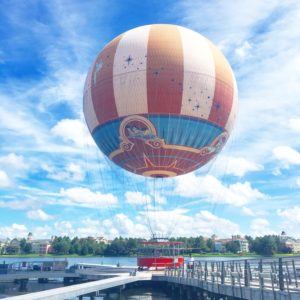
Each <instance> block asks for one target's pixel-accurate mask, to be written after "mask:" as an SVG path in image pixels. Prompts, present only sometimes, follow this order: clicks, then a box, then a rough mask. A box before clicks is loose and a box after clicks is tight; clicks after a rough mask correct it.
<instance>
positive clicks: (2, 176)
mask: <svg viewBox="0 0 300 300" xmlns="http://www.w3.org/2000/svg"><path fill="white" fill-rule="evenodd" d="M11 186H13V182H12V181H11V180H10V178H9V177H8V176H7V174H6V173H5V172H4V171H2V170H0V187H2V188H7V187H11Z"/></svg>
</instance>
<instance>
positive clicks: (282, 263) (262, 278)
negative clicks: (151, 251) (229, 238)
mask: <svg viewBox="0 0 300 300" xmlns="http://www.w3.org/2000/svg"><path fill="white" fill-rule="evenodd" d="M165 276H170V277H184V278H193V279H198V280H199V281H204V282H212V283H216V284H225V285H232V286H239V287H253V288H260V289H269V290H273V292H275V291H279V290H280V291H287V292H296V291H297V292H299V291H300V257H293V258H264V259H239V260H230V261H211V260H207V261H201V260H198V261H194V264H193V266H192V268H191V269H187V268H185V267H181V268H168V269H166V270H165Z"/></svg>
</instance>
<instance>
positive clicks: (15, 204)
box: [0, 199, 39, 210]
mask: <svg viewBox="0 0 300 300" xmlns="http://www.w3.org/2000/svg"><path fill="white" fill-rule="evenodd" d="M38 205H39V204H38V203H37V201H35V200H33V199H22V200H10V201H0V207H5V208H10V209H16V210H23V209H28V208H33V207H36V206H38Z"/></svg>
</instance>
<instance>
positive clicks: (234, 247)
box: [225, 241, 240, 253]
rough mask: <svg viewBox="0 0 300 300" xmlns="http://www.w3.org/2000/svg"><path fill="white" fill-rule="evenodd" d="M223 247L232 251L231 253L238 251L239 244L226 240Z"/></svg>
mask: <svg viewBox="0 0 300 300" xmlns="http://www.w3.org/2000/svg"><path fill="white" fill-rule="evenodd" d="M225 247H226V250H227V251H228V252H232V253H238V252H239V250H240V246H239V244H238V242H237V241H230V242H227V243H226V245H225Z"/></svg>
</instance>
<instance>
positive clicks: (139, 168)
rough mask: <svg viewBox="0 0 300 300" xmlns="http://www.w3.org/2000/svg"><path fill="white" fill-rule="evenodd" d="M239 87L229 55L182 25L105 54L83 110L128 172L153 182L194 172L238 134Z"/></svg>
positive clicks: (151, 30)
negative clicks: (156, 179)
mask: <svg viewBox="0 0 300 300" xmlns="http://www.w3.org/2000/svg"><path fill="white" fill-rule="evenodd" d="M236 106H237V87H236V82H235V78H234V74H233V72H232V69H231V67H230V65H229V63H228V62H227V60H226V58H225V57H224V56H223V54H222V53H221V52H220V51H219V50H218V49H217V48H216V46H214V45H213V44H212V42H210V41H209V40H208V39H206V38H205V37H203V36H202V35H200V34H199V33H197V32H194V31H192V30H189V29H187V28H184V27H181V26H176V25H167V24H163V25H159V24H156V25H147V26H141V27H137V28H134V29H132V30H129V31H127V32H125V33H123V34H121V35H119V36H118V37H116V38H115V39H114V40H112V41H111V42H110V43H108V44H107V45H106V46H105V47H104V49H103V50H102V51H101V52H100V53H99V54H98V56H97V58H96V60H95V61H94V63H93V64H92V66H91V68H90V70H89V73H88V75H87V78H86V83H85V88H84V99H83V110H84V116H85V119H86V123H87V125H88V128H89V130H90V132H91V134H92V136H93V138H94V140H95V142H96V144H97V145H98V147H99V148H100V149H101V151H102V152H103V153H104V154H105V155H106V156H107V157H108V158H109V159H110V160H112V161H113V162H114V163H116V164H117V165H119V166H120V167H121V168H123V169H126V170H128V171H130V172H133V173H135V174H139V175H143V176H150V177H172V176H177V175H181V174H185V173H188V172H191V171H194V170H196V169H198V168H200V167H202V166H204V165H205V164H206V163H207V162H209V161H210V160H211V159H213V158H214V157H215V156H216V155H217V154H218V153H219V152H220V150H221V149H222V148H223V146H224V144H225V143H226V141H227V140H228V137H229V135H230V133H231V131H232V128H233V124H234V120H235V116H236Z"/></svg>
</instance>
